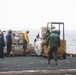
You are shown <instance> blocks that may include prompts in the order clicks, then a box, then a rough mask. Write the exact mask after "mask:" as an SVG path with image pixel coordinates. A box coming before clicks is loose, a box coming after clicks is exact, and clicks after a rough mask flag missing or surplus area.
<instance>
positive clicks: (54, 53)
mask: <svg viewBox="0 0 76 75" xmlns="http://www.w3.org/2000/svg"><path fill="white" fill-rule="evenodd" d="M57 51H58V47H57V46H51V48H50V50H49V52H48V60H51V59H52V58H54V61H57V60H58V56H57Z"/></svg>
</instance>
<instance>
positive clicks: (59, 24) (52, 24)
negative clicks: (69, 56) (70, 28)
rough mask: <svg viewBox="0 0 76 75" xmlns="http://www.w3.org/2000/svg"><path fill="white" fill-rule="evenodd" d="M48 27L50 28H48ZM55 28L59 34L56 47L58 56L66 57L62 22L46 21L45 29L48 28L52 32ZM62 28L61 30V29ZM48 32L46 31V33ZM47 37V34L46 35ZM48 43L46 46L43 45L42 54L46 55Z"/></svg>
mask: <svg viewBox="0 0 76 75" xmlns="http://www.w3.org/2000/svg"><path fill="white" fill-rule="evenodd" d="M49 25H50V26H49ZM49 27H50V30H49ZM53 28H56V29H57V31H58V34H59V36H60V47H59V48H58V57H59V58H60V57H63V59H66V40H65V33H64V22H48V23H47V31H48V30H49V31H50V32H52V29H53ZM61 30H62V31H61ZM46 34H48V33H46ZM46 38H47V36H46ZM49 48H50V45H49V46H48V47H47V46H46V44H44V45H43V50H42V56H43V57H44V56H45V57H48V51H49Z"/></svg>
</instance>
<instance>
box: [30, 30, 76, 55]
mask: <svg viewBox="0 0 76 75" xmlns="http://www.w3.org/2000/svg"><path fill="white" fill-rule="evenodd" d="M38 33H39V31H38V30H31V31H30V33H29V40H30V43H32V44H33V43H34V39H35V37H36V35H37V34H38ZM65 39H66V52H67V53H73V54H76V30H66V31H65Z"/></svg>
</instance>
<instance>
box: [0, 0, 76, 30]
mask: <svg viewBox="0 0 76 75" xmlns="http://www.w3.org/2000/svg"><path fill="white" fill-rule="evenodd" d="M54 21H56V22H59V21H60V22H64V23H65V29H66V30H68V29H70V30H73V29H74V30H75V29H76V0H0V29H20V30H24V29H25V30H26V29H40V27H41V26H46V25H47V22H54Z"/></svg>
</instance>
